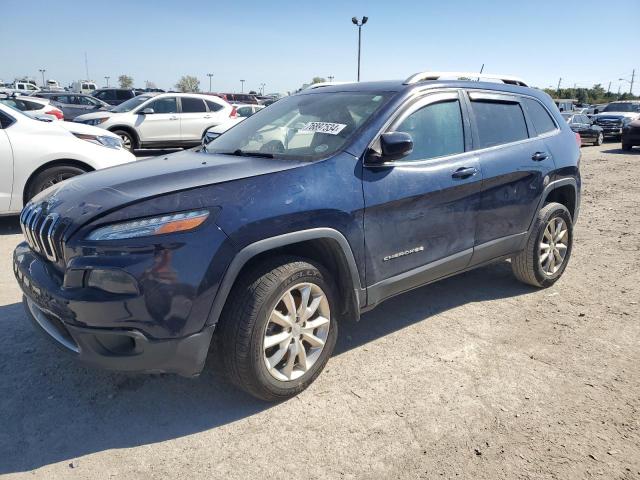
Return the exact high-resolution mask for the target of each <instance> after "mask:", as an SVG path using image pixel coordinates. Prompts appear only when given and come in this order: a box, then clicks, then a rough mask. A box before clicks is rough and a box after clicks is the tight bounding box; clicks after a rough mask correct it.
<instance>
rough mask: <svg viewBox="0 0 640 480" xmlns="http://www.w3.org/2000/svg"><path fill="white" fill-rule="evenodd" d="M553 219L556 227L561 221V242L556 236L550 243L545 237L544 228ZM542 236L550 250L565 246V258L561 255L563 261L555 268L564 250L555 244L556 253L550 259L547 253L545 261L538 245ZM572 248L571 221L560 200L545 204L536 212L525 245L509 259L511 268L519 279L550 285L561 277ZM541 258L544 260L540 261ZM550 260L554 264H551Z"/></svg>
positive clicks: (536, 284) (539, 284)
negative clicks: (563, 230) (563, 231)
mask: <svg viewBox="0 0 640 480" xmlns="http://www.w3.org/2000/svg"><path fill="white" fill-rule="evenodd" d="M552 221H554V222H555V225H556V226H557V225H560V224H561V222H563V223H564V226H565V227H566V234H565V235H564V236H563V237H562V238H561V240H562V241H558V240H557V239H556V240H554V241H552V242H550V241H548V237H547V236H545V235H548V233H549V231H548V230H547V227H548V226H549V225H550V223H551V222H552ZM560 230H562V229H560ZM558 233H560V232H558ZM543 238H544V239H545V244H548V245H550V246H551V247H552V248H551V249H550V250H551V251H553V247H554V246H555V245H564V247H565V248H564V251H565V253H564V257H562V261H561V263H560V265H559V266H558V267H557V269H556V270H554V268H555V263H556V259H557V258H558V256H559V255H561V251H562V250H563V249H562V248H560V247H558V249H557V250H558V252H559V253H558V255H554V256H553V258H551V257H549V256H547V257H546V258H548V260H545V257H544V252H543V248H542V246H541V243H542V240H543ZM572 247H573V222H572V220H571V214H570V213H569V210H567V208H566V207H565V206H564V205H561V204H560V203H548V204H546V205H545V206H544V207H543V208H542V209H541V210H540V211H539V212H538V215H537V217H536V219H535V221H534V225H533V228H532V229H531V234H530V235H529V238H528V240H527V244H526V247H525V248H524V250H522V251H521V252H520V253H519V254H518V255H516V256H515V257H513V258H512V259H511V268H512V270H513V273H514V275H515V276H516V278H517V279H518V280H520V281H521V282H524V283H527V284H529V285H533V286H534V287H541V288H546V287H550V286H551V285H553V284H554V283H555V282H556V281H557V280H558V279H559V278H560V277H561V276H562V274H563V272H564V270H565V269H566V267H567V264H568V263H569V258H570V257H571V250H572ZM541 259H542V260H543V261H541ZM551 262H553V263H554V265H553V267H552V265H551Z"/></svg>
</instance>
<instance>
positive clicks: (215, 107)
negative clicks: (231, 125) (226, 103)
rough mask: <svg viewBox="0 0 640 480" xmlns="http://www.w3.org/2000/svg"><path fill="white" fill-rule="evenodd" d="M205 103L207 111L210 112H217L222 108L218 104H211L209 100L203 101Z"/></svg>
mask: <svg viewBox="0 0 640 480" xmlns="http://www.w3.org/2000/svg"><path fill="white" fill-rule="evenodd" d="M205 102H207V106H208V107H209V110H210V111H212V112H218V111H220V110H222V109H223V108H224V107H223V106H222V105H220V104H219V103H216V102H213V101H211V100H205Z"/></svg>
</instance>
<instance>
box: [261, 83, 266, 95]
mask: <svg viewBox="0 0 640 480" xmlns="http://www.w3.org/2000/svg"><path fill="white" fill-rule="evenodd" d="M265 85H266V83H261V84H260V95H264V86H265Z"/></svg>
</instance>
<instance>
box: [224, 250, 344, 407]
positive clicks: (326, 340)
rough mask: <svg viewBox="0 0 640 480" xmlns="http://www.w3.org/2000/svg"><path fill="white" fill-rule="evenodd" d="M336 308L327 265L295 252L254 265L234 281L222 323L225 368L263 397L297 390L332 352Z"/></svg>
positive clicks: (279, 396) (287, 395) (284, 396)
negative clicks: (292, 254)
mask: <svg viewBox="0 0 640 480" xmlns="http://www.w3.org/2000/svg"><path fill="white" fill-rule="evenodd" d="M337 310H338V308H337V302H336V294H335V288H334V286H333V282H332V280H331V278H330V277H329V275H328V273H327V272H326V271H325V270H324V268H323V267H322V266H320V265H315V264H313V263H311V262H310V261H307V260H304V259H299V258H293V257H281V258H279V259H274V260H272V261H268V262H266V263H262V264H259V265H257V266H255V267H254V268H252V269H251V270H250V271H249V272H247V273H246V274H244V275H243V276H242V278H240V279H239V280H238V282H237V283H236V285H235V286H234V288H233V290H232V292H231V294H230V296H229V299H228V300H227V305H226V306H225V308H224V310H223V313H222V316H221V319H220V323H219V324H218V327H217V329H218V332H217V343H218V352H219V356H220V357H221V360H222V363H223V368H224V370H225V372H226V374H227V375H228V376H229V378H230V379H231V381H232V382H233V383H234V384H235V385H237V386H239V387H240V388H242V389H243V390H245V391H247V392H248V393H250V394H252V395H254V396H256V397H258V398H260V399H263V400H267V401H280V400H285V399H287V398H291V397H293V396H295V395H297V394H298V393H300V392H301V391H303V390H304V389H305V388H307V387H308V386H309V385H310V384H311V383H312V382H313V381H314V380H315V379H316V377H317V376H318V375H319V374H320V372H321V371H322V369H323V368H324V366H325V365H326V363H327V361H328V360H329V357H330V356H331V353H332V352H333V348H334V346H335V343H336V337H337V333H338V324H337V321H336V315H335V312H336V311H337Z"/></svg>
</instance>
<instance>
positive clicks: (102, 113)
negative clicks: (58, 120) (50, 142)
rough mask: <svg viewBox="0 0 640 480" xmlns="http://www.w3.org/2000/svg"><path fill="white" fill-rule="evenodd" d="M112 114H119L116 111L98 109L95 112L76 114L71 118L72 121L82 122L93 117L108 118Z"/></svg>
mask: <svg viewBox="0 0 640 480" xmlns="http://www.w3.org/2000/svg"><path fill="white" fill-rule="evenodd" d="M114 115H119V113H116V112H110V111H108V110H98V111H97V112H91V113H85V114H83V115H78V116H77V117H75V118H74V119H73V121H74V122H83V121H85V120H93V119H95V118H110V117H113V116H114Z"/></svg>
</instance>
